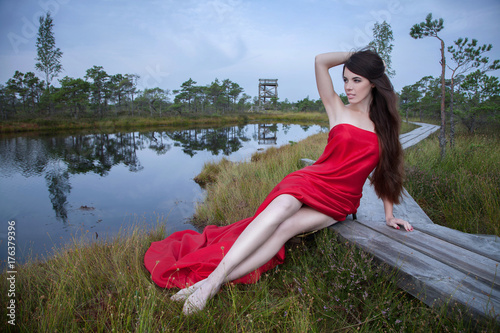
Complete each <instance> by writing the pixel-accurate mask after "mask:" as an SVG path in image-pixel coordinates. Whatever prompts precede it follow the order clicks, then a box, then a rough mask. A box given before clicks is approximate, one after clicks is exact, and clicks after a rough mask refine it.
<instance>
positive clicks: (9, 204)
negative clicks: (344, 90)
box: [0, 124, 322, 260]
mask: <svg viewBox="0 0 500 333" xmlns="http://www.w3.org/2000/svg"><path fill="white" fill-rule="evenodd" d="M309 127H311V126H307V127H301V126H298V125H278V124H261V125H256V124H255V125H245V126H233V127H225V128H206V129H183V130H175V131H165V130H155V131H147V132H137V131H136V132H120V133H113V134H109V133H98V134H76V135H70V136H63V135H59V136H38V137H14V138H3V139H0V218H2V220H3V221H7V220H12V219H14V220H16V225H18V226H20V228H23V230H21V231H20V232H19V235H20V237H21V238H20V239H21V240H20V242H25V244H24V247H25V248H31V249H33V248H34V249H35V250H34V251H35V252H42V253H43V252H45V250H42V249H41V248H40V247H42V245H43V247H45V249H46V247H47V244H45V243H46V242H47V243H50V244H49V246H48V247H52V246H53V245H58V244H61V243H64V242H65V241H66V240H67V239H70V237H71V235H73V234H75V233H76V231H78V230H80V232H82V230H83V232H85V231H86V232H88V231H89V230H91V229H93V230H92V231H96V234H97V231H99V234H100V235H101V234H103V233H104V234H111V235H112V234H113V233H116V231H117V230H119V229H120V227H121V226H122V225H123V224H124V223H127V222H126V221H124V215H123V214H125V213H124V212H126V213H129V214H135V215H141V214H144V213H152V212H156V213H159V214H164V215H168V223H171V222H172V223H173V224H174V225H173V226H172V228H171V229H170V230H171V231H173V229H174V230H175V229H186V228H192V227H190V226H188V225H186V224H183V223H184V221H185V219H187V218H188V217H189V216H191V215H192V213H193V212H194V206H195V203H196V201H197V200H201V199H202V190H201V189H200V188H199V186H198V185H197V184H196V183H194V181H192V178H193V177H194V176H196V175H197V174H198V173H199V172H200V171H201V168H202V166H203V164H204V163H205V162H207V161H212V160H214V159H217V158H220V157H222V156H227V157H229V158H230V159H232V160H243V159H246V158H249V157H250V154H252V153H253V152H255V151H256V150H257V149H259V147H262V146H263V145H281V144H283V143H288V142H289V141H298V140H301V139H303V138H305V137H307V136H309V135H311V134H314V133H316V132H319V131H321V130H322V128H321V127H320V126H312V127H314V129H313V130H312V131H308V130H309ZM50 211H52V213H50ZM54 221H58V224H59V225H57V224H54ZM0 232H1V238H2V243H5V240H4V238H5V236H6V235H5V234H4V231H0ZM47 234H50V235H49V238H50V242H48V241H47ZM28 243H29V245H26V244H28ZM50 245H52V246H50ZM2 246H5V245H2ZM5 253H6V251H2V257H1V258H2V260H5V258H4V256H5Z"/></svg>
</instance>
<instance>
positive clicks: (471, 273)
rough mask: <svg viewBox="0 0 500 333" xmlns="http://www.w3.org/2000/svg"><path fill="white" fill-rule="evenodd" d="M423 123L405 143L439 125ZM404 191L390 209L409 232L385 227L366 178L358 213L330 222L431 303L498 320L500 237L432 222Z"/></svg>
mask: <svg viewBox="0 0 500 333" xmlns="http://www.w3.org/2000/svg"><path fill="white" fill-rule="evenodd" d="M417 124H418V125H420V126H421V127H419V128H417V129H415V130H414V131H412V132H409V133H406V134H403V135H401V137H400V140H401V144H402V145H403V148H408V147H410V146H412V145H414V144H416V143H418V142H419V141H421V140H422V139H424V138H426V137H427V136H429V135H430V134H432V133H433V132H435V131H436V130H437V129H438V128H439V127H438V126H435V125H428V124H421V123H417ZM405 194H406V196H405V197H404V201H403V202H402V203H401V204H400V205H396V206H395V207H394V215H395V216H397V217H399V218H403V219H405V220H407V221H410V223H412V225H413V227H414V229H415V230H414V231H413V232H406V231H404V230H401V229H400V230H396V229H393V228H389V227H387V226H386V224H385V215H384V207H383V204H382V201H381V200H380V199H378V198H377V196H376V194H375V191H374V189H373V188H372V186H370V185H369V182H368V181H367V182H366V183H365V185H364V188H363V198H362V199H361V204H360V207H359V209H358V213H357V220H356V221H352V219H351V217H349V219H348V220H346V221H344V222H340V223H337V224H335V225H333V226H332V227H331V228H332V229H333V230H335V231H337V232H338V233H339V234H340V235H341V236H342V237H343V238H345V239H347V240H348V241H351V242H354V243H355V244H356V245H357V246H359V247H361V248H362V249H363V250H365V251H367V252H369V253H371V254H372V255H373V256H374V257H375V258H377V259H378V260H381V261H383V262H384V263H386V264H388V265H390V266H391V267H394V268H397V269H398V272H399V277H400V278H399V281H398V285H399V287H400V288H403V289H404V290H406V291H407V292H408V293H410V294H411V295H413V296H415V297H417V298H419V299H420V300H422V301H423V302H424V303H426V304H427V305H429V306H441V305H442V304H445V305H447V306H448V307H449V308H453V307H455V306H456V305H461V306H463V307H464V308H467V309H469V311H470V315H472V316H473V317H477V316H479V317H493V318H495V319H496V320H497V321H498V322H500V238H498V237H496V236H487V235H473V234H467V233H463V232H460V231H456V230H452V229H449V228H445V227H442V226H439V225H437V224H434V223H433V222H432V221H431V220H430V219H429V217H428V216H427V215H426V214H425V213H424V211H423V210H422V209H421V208H420V207H419V206H418V204H417V203H416V202H415V200H413V198H412V197H411V196H410V195H409V194H408V193H407V192H405Z"/></svg>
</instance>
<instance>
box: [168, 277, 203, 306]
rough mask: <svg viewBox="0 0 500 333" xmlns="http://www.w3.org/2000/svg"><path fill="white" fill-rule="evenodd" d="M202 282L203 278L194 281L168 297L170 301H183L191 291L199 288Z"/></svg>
mask: <svg viewBox="0 0 500 333" xmlns="http://www.w3.org/2000/svg"><path fill="white" fill-rule="evenodd" d="M204 282H205V280H201V281H198V282H196V283H195V284H193V285H192V286H189V287H186V288H184V289H181V290H180V291H179V292H177V293H176V294H175V295H173V296H172V297H170V299H171V300H172V301H175V302H179V301H185V300H186V299H187V298H188V297H189V296H191V294H192V293H194V292H195V291H196V289H198V288H200V287H201V286H202V285H203V283H204Z"/></svg>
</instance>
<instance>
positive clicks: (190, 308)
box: [182, 280, 220, 315]
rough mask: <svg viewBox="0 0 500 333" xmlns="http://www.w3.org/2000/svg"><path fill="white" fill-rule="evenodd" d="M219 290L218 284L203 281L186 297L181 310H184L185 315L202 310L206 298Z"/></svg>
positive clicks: (209, 297) (205, 303) (206, 300)
mask: <svg viewBox="0 0 500 333" xmlns="http://www.w3.org/2000/svg"><path fill="white" fill-rule="evenodd" d="M204 281H206V280H204ZM219 290H220V284H219V285H211V284H210V283H204V284H203V285H201V286H200V287H199V288H197V289H196V291H195V292H194V293H192V294H191V295H190V296H189V297H188V298H187V299H186V302H185V303H184V308H183V309H182V312H184V314H185V315H192V314H195V313H196V312H198V311H201V310H203V309H204V308H205V306H206V305H207V302H208V300H209V299H211V298H212V297H214V296H215V294H217V292H218V291H219Z"/></svg>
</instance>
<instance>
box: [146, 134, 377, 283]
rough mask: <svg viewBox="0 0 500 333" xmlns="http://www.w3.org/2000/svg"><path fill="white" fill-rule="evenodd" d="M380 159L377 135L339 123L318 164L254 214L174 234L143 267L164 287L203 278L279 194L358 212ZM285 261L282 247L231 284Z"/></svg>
mask: <svg viewBox="0 0 500 333" xmlns="http://www.w3.org/2000/svg"><path fill="white" fill-rule="evenodd" d="M378 160H379V145H378V139H377V135H376V134H375V133H373V132H370V131H366V130H363V129H361V128H358V127H355V126H353V125H349V124H338V125H336V126H335V127H334V128H332V130H331V131H330V133H329V135H328V143H327V145H326V147H325V150H324V152H323V154H322V155H321V156H320V158H319V159H318V160H317V161H316V163H314V164H313V165H311V166H307V167H305V168H303V169H300V170H297V171H295V172H293V173H291V174H289V175H288V176H286V177H285V178H283V180H282V181H281V182H280V183H279V184H278V185H277V186H276V187H275V188H274V189H273V190H272V191H271V193H269V195H268V196H267V198H266V199H265V200H264V202H263V203H262V204H261V205H260V206H259V208H258V209H257V212H256V213H255V215H254V216H253V217H249V218H246V219H243V220H241V221H238V222H235V223H233V224H230V225H228V226H224V227H217V226H207V227H206V228H205V229H204V230H203V232H202V233H201V234H200V233H198V232H196V231H192V230H184V231H178V232H175V233H173V234H171V235H170V236H168V237H167V238H166V239H164V240H162V241H158V242H153V243H152V244H151V246H150V248H149V249H148V250H147V251H146V254H145V255H144V265H145V266H146V268H147V269H148V271H149V272H151V277H152V279H153V281H154V282H155V283H156V284H157V285H158V286H160V287H163V288H172V287H179V288H184V287H186V286H187V285H192V284H194V283H196V282H198V281H201V280H203V279H205V278H207V277H208V275H210V273H211V272H212V271H213V270H214V269H215V268H216V267H217V265H218V264H219V262H220V261H221V260H222V258H223V257H224V254H225V253H227V251H228V250H229V249H230V248H231V246H232V245H233V243H234V241H235V240H236V238H238V236H239V235H240V234H241V232H242V231H243V230H244V229H245V228H246V226H247V225H248V224H250V222H252V221H253V219H254V218H255V217H256V216H257V215H259V214H260V212H262V211H263V210H264V209H265V208H266V207H267V205H268V204H269V203H270V202H271V201H272V200H273V199H274V198H276V197H277V196H279V195H281V194H290V195H293V196H294V197H295V198H297V199H298V200H300V201H301V202H302V203H303V204H305V205H307V206H309V207H312V208H314V209H316V210H317V211H319V212H322V213H324V214H326V215H328V216H331V217H332V218H333V219H335V220H336V221H342V220H344V219H345V218H346V216H347V215H348V214H352V213H355V212H356V210H357V208H358V206H359V201H360V199H361V192H362V189H363V184H364V182H365V181H366V178H367V177H368V175H369V174H370V172H371V171H372V170H373V169H374V168H375V167H376V165H377V163H378ZM284 259H285V250H284V246H283V247H282V248H281V250H280V251H279V252H278V253H277V254H276V255H275V256H274V257H273V258H272V259H271V260H269V262H267V263H266V264H265V265H263V266H262V267H260V268H258V269H256V270H255V271H254V272H252V273H250V274H248V275H246V276H244V277H242V278H240V279H238V280H236V281H233V282H235V283H255V282H256V281H257V280H258V279H259V278H260V275H261V274H262V273H263V272H265V271H267V270H269V269H271V268H273V267H275V266H276V265H279V264H282V263H283V261H284Z"/></svg>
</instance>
